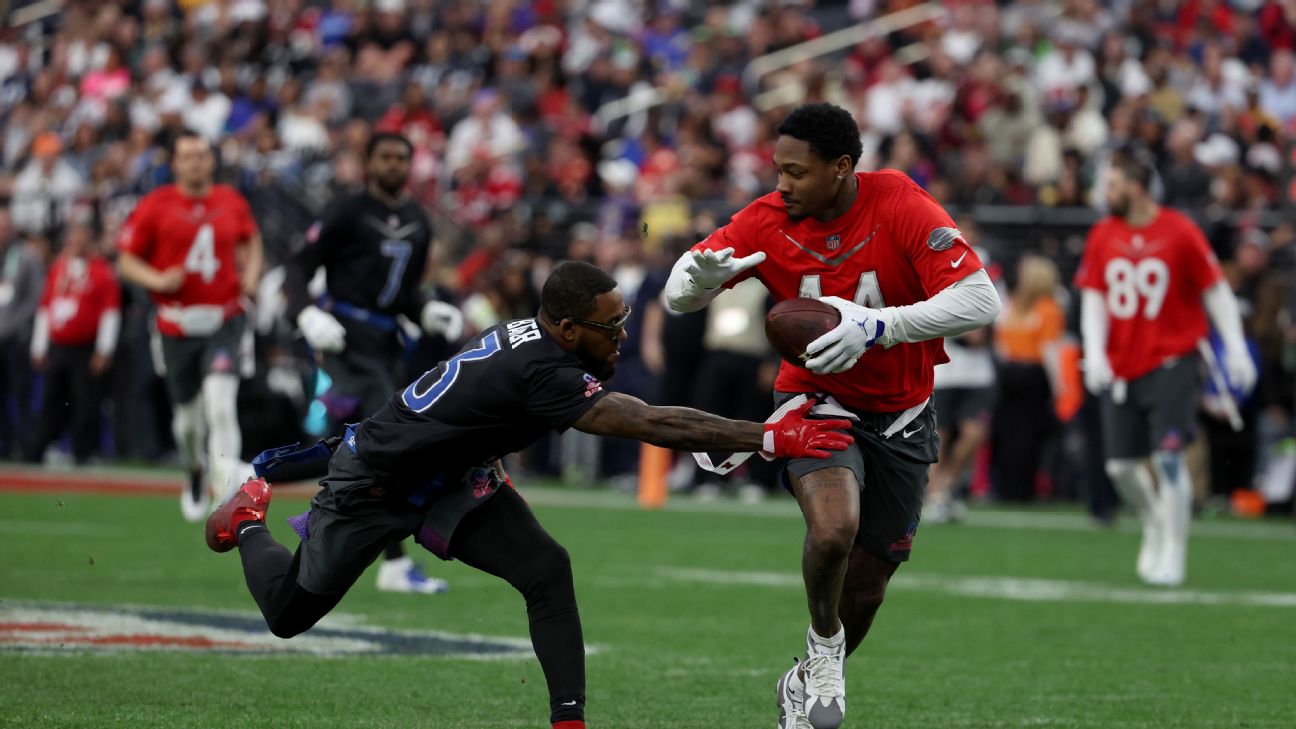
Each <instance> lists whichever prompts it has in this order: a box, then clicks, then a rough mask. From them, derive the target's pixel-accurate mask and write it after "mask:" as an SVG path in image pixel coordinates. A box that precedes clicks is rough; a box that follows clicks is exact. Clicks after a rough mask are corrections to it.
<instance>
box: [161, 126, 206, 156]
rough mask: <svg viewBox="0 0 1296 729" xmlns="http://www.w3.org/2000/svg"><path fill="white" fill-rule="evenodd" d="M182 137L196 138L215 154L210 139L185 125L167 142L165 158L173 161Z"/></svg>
mask: <svg viewBox="0 0 1296 729" xmlns="http://www.w3.org/2000/svg"><path fill="white" fill-rule="evenodd" d="M182 139H197V140H199V141H201V142H203V143H204V144H206V145H207V149H209V150H210V151H211V153H212V154H216V145H214V144H212V143H211V140H210V139H208V138H207V137H204V136H203V135H202V134H200V133H199V132H196V131H194V130H192V129H189V128H188V127H186V128H184V129H182V130H180V131H179V132H176V133H175V134H174V135H173V136H172V137H171V139H170V141H169V142H168V143H167V159H169V160H171V161H172V162H174V161H175V156H176V152H177V151H178V150H179V149H180V140H182Z"/></svg>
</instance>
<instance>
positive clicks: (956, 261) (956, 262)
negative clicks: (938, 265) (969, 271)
mask: <svg viewBox="0 0 1296 729" xmlns="http://www.w3.org/2000/svg"><path fill="white" fill-rule="evenodd" d="M967 254H968V252H967V251H963V255H961V256H959V257H958V258H955V259H954V260H953V261H950V268H958V267H959V264H960V263H962V262H963V259H964V258H967Z"/></svg>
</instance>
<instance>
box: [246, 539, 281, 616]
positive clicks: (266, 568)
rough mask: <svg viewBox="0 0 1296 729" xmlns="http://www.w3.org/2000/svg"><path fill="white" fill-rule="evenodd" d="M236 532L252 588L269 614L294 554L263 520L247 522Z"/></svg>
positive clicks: (249, 589)
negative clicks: (272, 534) (278, 540)
mask: <svg viewBox="0 0 1296 729" xmlns="http://www.w3.org/2000/svg"><path fill="white" fill-rule="evenodd" d="M236 531H237V535H238V536H237V539H238V546H239V557H240V558H241V559H242V560H243V576H244V578H246V579H247V586H248V591H249V592H251V593H252V599H253V600H256V603H257V605H258V606H259V607H260V608H261V612H262V613H264V614H266V615H269V614H270V613H271V612H272V611H271V610H270V604H271V602H272V600H273V599H274V593H275V591H276V590H278V589H279V586H280V584H282V583H283V578H284V575H285V574H287V573H288V567H289V565H291V564H292V553H291V552H289V551H288V548H287V547H285V546H283V545H282V544H280V543H279V542H276V541H275V538H274V537H273V536H271V534H270V530H269V529H266V528H265V522H263V521H245V522H243V523H242V524H239V525H238V528H237V530H236Z"/></svg>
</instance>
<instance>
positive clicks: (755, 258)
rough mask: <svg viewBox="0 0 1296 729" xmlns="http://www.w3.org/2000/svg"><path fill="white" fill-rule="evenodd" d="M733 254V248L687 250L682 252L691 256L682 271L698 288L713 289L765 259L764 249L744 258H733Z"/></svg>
mask: <svg viewBox="0 0 1296 729" xmlns="http://www.w3.org/2000/svg"><path fill="white" fill-rule="evenodd" d="M733 254H734V249H733V248H725V249H724V250H719V251H689V252H688V253H685V254H684V255H686V256H689V257H690V258H691V260H689V261H688V262H687V263H686V264H684V273H687V274H688V275H689V277H690V278H692V279H693V283H695V284H697V285H698V286H699V287H700V288H703V289H714V288H718V287H719V286H720V285H721V284H723V283H724V282H725V281H728V280H729V279H731V278H733V277H734V276H737V275H738V274H740V273H742V272H743V271H746V270H747V269H749V268H751V267H752V266H759V265H760V264H761V262H762V261H764V260H765V253H764V251H757V252H756V253H753V254H751V255H750V256H746V257H744V258H734V257H733Z"/></svg>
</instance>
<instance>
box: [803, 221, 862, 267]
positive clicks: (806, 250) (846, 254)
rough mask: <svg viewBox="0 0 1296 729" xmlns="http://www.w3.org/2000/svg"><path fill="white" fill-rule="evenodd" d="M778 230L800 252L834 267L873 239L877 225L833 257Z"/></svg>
mask: <svg viewBox="0 0 1296 729" xmlns="http://www.w3.org/2000/svg"><path fill="white" fill-rule="evenodd" d="M779 232H780V233H782V234H783V237H784V238H787V239H788V240H789V241H791V243H792V245H794V246H796V247H797V248H800V249H801V252H803V253H806V254H808V255H809V256H810V257H811V258H814V259H815V260H816V261H819V262H820V263H822V264H824V265H825V266H832V267H833V268H836V267H838V266H840V265H842V263H844V262H845V261H846V259H847V258H850V257H851V256H853V255H855V254H856V253H857V252H858V251H859V249H861V248H863V247H864V246H866V245H868V242H869V241H871V240H873V236H875V235H877V232H878V226H875V227H874V228H873V232H872V233H869V234H868V237H867V238H865V239H864V240H862V241H860V242H859V243H856V244H855V246H854V247H853V248H851V249H850V250H847V251H842V252H841V253H840V254H838V255H837V256H836V257H834V258H829V257H827V256H825V255H824V254H822V253H819V252H818V251H812V250H810V249H809V248H806V247H805V246H803V245H801V243H800V242H799V241H797V239H796V238H793V237H792V236H790V235H788V234H787V232H786V231H783V230H780V231H779Z"/></svg>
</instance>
